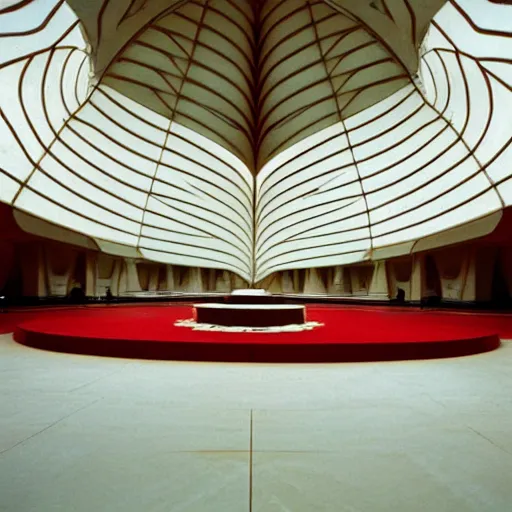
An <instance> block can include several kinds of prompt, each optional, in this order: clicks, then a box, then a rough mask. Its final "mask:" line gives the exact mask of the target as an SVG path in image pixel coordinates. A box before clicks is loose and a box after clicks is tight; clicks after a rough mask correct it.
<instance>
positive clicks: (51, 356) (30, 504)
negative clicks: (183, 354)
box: [0, 335, 512, 512]
mask: <svg viewBox="0 0 512 512" xmlns="http://www.w3.org/2000/svg"><path fill="white" fill-rule="evenodd" d="M511 510H512V343H510V342H505V343H504V344H503V346H502V347H501V348H500V349H499V350H497V351H495V352H492V353H487V354H481V355H477V356H470V357H462V358H455V359H445V360H434V361H412V362H392V363H389V362H388V363H357V364H322V365H270V364H265V365H257V364H254V365H248V364H207V363H183V362H180V363H173V362H160V361H136V360H123V359H106V358H105V359H101V358H97V357H89V356H75V355H67V354H56V353H51V352H44V351H39V350H34V349H30V348H27V347H23V346H20V345H17V344H16V343H15V342H13V341H12V339H11V337H10V335H3V336H0V511H2V512H28V511H34V512H46V511H51V512H53V511H63V512H91V511H95V512H103V511H105V512H117V511H123V512H131V511H137V512H146V511H162V512H164V511H165V512H168V511H172V512H185V511H187V512H247V511H261V512H274V511H275V512H281V511H282V512H302V511H304V512H360V511H361V512H381V511H386V512H387V511H389V512H397V511H398V512H401V511H404V512H419V511H422V512H431V511H432V512H465V511H474V512H487V511H489V512H491V511H492V512H510V511H511Z"/></svg>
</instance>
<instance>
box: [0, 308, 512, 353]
mask: <svg viewBox="0 0 512 512" xmlns="http://www.w3.org/2000/svg"><path fill="white" fill-rule="evenodd" d="M24 315H26V316H25V318H22V317H23V316H24ZM0 316H1V317H3V318H5V317H11V318H13V316H14V317H16V316H18V320H17V322H16V321H15V322H12V320H11V324H12V323H16V324H18V323H19V325H18V327H17V329H16V333H15V339H16V340H17V341H18V342H20V343H23V344H25V345H28V346H32V347H36V348H42V349H48V350H55V351H61V352H73V353H82V354H95V355H103V356H118V357H136V358H152V359H181V360H207V361H213V360H214V361H276V362H284V361H290V362H299V361H304V362H307V361H311V362H313V361H332V362H335V361H366V360H393V359H423V358H437V357H453V356H461V355H468V354H475V353H478V352H485V351H488V350H493V349H495V348H497V347H498V346H499V343H500V342H499V338H500V336H501V337H503V338H507V337H512V316H508V315H492V314H463V313H453V312H441V311H419V310H413V309H406V308H404V309H398V308H371V307H369V308H356V307H345V306H336V307H332V306H308V307H307V319H308V320H310V321H317V322H322V323H323V324H324V326H322V327H318V328H316V329H314V330H312V331H304V332H295V333H279V334H263V333H221V332H204V331H202V332H201V331H193V330H191V329H189V328H186V327H175V326H174V322H175V321H176V320H178V319H186V318H191V317H192V308H191V307H190V306H184V305H180V306H176V305H152V306H113V307H82V308H74V309H66V310H63V309H53V310H49V311H48V310H47V311H41V312H27V313H23V314H17V313H8V314H6V315H0ZM3 318H0V325H1V323H7V324H9V321H8V320H5V321H4V322H2V320H3Z"/></svg>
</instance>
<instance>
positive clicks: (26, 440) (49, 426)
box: [0, 398, 102, 457]
mask: <svg viewBox="0 0 512 512" xmlns="http://www.w3.org/2000/svg"><path fill="white" fill-rule="evenodd" d="M100 400H102V398H97V399H96V400H93V401H92V402H89V403H88V404H86V405H84V406H82V407H79V408H77V409H75V410H74V411H72V412H70V413H69V414H66V415H65V416H63V417H61V418H59V419H58V420H56V421H54V422H53V423H51V424H50V425H47V426H46V427H44V428H42V429H41V430H39V431H38V432H34V434H32V435H30V436H28V437H26V438H25V439H22V440H21V441H18V442H17V443H16V444H14V445H13V446H11V447H9V448H6V449H5V450H2V451H0V457H2V456H3V455H5V454H6V453H7V452H9V451H11V450H13V449H14V448H17V447H19V446H21V445H23V444H25V443H27V442H29V441H30V440H32V439H34V438H35V437H37V436H38V435H39V434H42V433H43V432H46V431H47V430H50V429H51V428H53V427H55V426H56V425H58V424H59V423H60V422H62V421H64V420H66V419H68V418H70V417H71V416H73V415H74V414H77V413H78V412H80V411H83V410H84V409H87V408H88V407H91V406H92V405H94V404H95V403H97V402H99V401H100Z"/></svg>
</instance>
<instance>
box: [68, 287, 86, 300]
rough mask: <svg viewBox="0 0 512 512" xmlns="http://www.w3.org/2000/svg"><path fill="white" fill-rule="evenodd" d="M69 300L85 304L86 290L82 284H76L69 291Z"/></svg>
mask: <svg viewBox="0 0 512 512" xmlns="http://www.w3.org/2000/svg"><path fill="white" fill-rule="evenodd" d="M69 301H70V302H71V303H72V304H83V303H84V302H85V292H84V290H83V289H82V287H81V286H75V287H74V288H72V289H71V291H70V292H69Z"/></svg>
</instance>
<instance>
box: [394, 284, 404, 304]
mask: <svg viewBox="0 0 512 512" xmlns="http://www.w3.org/2000/svg"><path fill="white" fill-rule="evenodd" d="M396 301H397V302H398V303H399V304H403V303H404V302H405V290H403V289H402V288H398V290H397V292H396Z"/></svg>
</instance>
